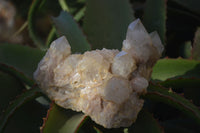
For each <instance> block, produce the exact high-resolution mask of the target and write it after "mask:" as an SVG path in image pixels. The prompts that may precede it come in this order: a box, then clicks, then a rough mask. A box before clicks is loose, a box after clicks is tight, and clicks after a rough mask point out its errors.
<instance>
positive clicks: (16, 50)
mask: <svg viewBox="0 0 200 133" xmlns="http://www.w3.org/2000/svg"><path fill="white" fill-rule="evenodd" d="M43 56H44V52H42V51H40V50H39V49H34V48H30V47H28V46H22V45H17V44H0V68H2V69H4V70H7V71H10V72H11V73H15V72H17V73H18V74H20V73H22V75H21V76H22V77H23V78H27V79H28V80H31V79H32V78H33V72H34V71H35V70H36V68H37V65H38V63H39V61H40V60H41V58H42V57H43ZM15 70H16V71H15ZM14 75H17V74H14Z"/></svg>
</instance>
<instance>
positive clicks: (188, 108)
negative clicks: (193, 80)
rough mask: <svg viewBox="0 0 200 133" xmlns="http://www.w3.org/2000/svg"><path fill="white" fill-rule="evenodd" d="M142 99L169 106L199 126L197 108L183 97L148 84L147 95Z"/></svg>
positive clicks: (199, 114) (199, 116)
mask: <svg viewBox="0 0 200 133" xmlns="http://www.w3.org/2000/svg"><path fill="white" fill-rule="evenodd" d="M144 98H146V99H149V100H154V101H157V102H163V103H166V104H168V105H170V106H173V107H174V108H176V109H178V110H180V111H182V112H183V113H185V114H186V115H188V116H190V117H191V118H193V119H194V120H196V122H197V123H199V124H200V110H199V108H197V107H196V106H195V105H194V104H192V103H191V102H190V101H189V100H187V99H185V98H184V97H182V96H180V95H178V94H176V93H174V92H172V91H170V90H168V89H166V88H163V87H162V86H157V85H154V84H150V85H149V87H148V93H147V94H146V95H145V96H144Z"/></svg>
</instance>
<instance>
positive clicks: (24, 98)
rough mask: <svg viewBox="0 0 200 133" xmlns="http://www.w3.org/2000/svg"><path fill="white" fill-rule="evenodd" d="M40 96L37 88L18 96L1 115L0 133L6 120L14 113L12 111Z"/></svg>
mask: <svg viewBox="0 0 200 133" xmlns="http://www.w3.org/2000/svg"><path fill="white" fill-rule="evenodd" d="M41 95H42V92H41V89H39V88H33V89H30V90H27V91H26V92H24V93H23V94H21V95H20V96H18V97H17V98H16V99H15V100H14V101H13V102H12V103H11V104H10V105H9V106H8V108H7V109H6V110H5V112H4V113H3V114H2V116H1V119H0V122H1V123H0V132H1V131H2V130H3V129H4V128H5V125H6V123H7V121H8V119H9V118H10V117H11V115H12V114H13V113H14V111H15V110H16V109H17V108H19V107H20V106H22V105H23V104H24V103H26V102H28V101H30V100H33V99H35V98H37V97H39V96H41Z"/></svg>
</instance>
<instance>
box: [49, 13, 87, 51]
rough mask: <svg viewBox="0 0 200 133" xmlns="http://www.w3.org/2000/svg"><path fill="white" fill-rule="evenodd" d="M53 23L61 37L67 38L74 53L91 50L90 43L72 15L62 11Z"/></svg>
mask: <svg viewBox="0 0 200 133" xmlns="http://www.w3.org/2000/svg"><path fill="white" fill-rule="evenodd" d="M53 22H54V24H55V27H56V30H57V32H58V34H59V36H62V35H64V36H66V38H67V40H68V41H69V44H70V45H71V48H72V52H73V53H75V52H85V51H87V50H90V45H89V43H88V42H87V40H86V38H85V36H84V35H83V33H82V31H81V30H80V28H79V26H78V24H77V23H76V22H75V21H74V19H73V18H72V16H71V15H69V14H68V13H67V12H65V11H62V12H61V13H60V15H59V16H58V17H57V18H53Z"/></svg>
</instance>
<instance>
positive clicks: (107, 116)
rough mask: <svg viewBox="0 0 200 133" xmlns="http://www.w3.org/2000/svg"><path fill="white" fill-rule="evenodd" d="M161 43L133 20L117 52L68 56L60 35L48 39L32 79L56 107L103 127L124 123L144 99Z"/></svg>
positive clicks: (63, 40)
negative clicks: (48, 46)
mask: <svg viewBox="0 0 200 133" xmlns="http://www.w3.org/2000/svg"><path fill="white" fill-rule="evenodd" d="M162 51H163V45H162V44H161V41H160V38H159V36H158V34H157V33H156V32H153V33H151V34H150V35H149V34H148V33H147V31H146V30H145V28H144V26H143V25H142V23H141V22H140V20H139V19H137V20H136V21H134V22H132V23H131V24H130V25H129V27H128V32H127V35H126V40H124V41H123V47H122V51H118V50H109V49H105V48H104V49H102V50H94V51H87V52H85V53H84V54H71V47H70V45H69V43H68V41H67V39H66V38H65V37H60V38H59V39H57V40H55V41H54V42H52V44H51V46H50V48H49V50H48V51H47V53H46V55H45V56H44V58H43V59H42V60H41V62H40V63H39V65H38V68H37V70H36V72H35V73H34V78H35V80H36V81H37V83H38V84H39V85H40V87H41V88H42V89H43V90H44V92H45V93H46V94H47V95H48V96H49V97H50V98H51V99H52V100H54V101H55V102H56V103H57V104H58V105H60V106H62V107H64V108H67V109H72V110H75V111H82V112H84V113H85V114H86V115H89V116H90V117H91V118H92V119H93V120H94V121H95V122H96V123H98V124H100V125H102V126H104V127H106V128H117V127H126V126H130V125H131V124H132V123H133V122H134V121H135V120H136V118H137V115H138V113H139V111H140V110H141V108H142V106H143V103H144V101H143V100H142V99H140V98H139V96H140V95H141V94H144V93H145V92H146V88H147V86H148V80H149V78H150V76H151V72H152V67H153V65H154V64H155V62H156V61H157V60H158V59H159V58H160V55H161V53H162Z"/></svg>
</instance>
